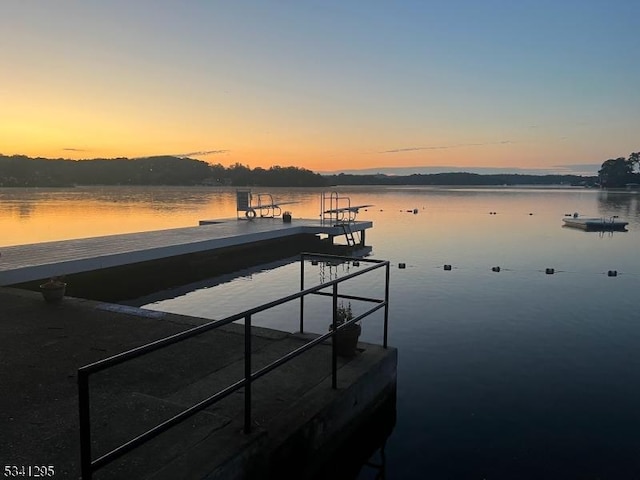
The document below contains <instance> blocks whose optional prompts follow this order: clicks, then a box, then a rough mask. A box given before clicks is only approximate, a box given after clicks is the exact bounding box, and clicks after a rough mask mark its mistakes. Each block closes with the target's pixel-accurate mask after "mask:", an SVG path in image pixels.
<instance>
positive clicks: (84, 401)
mask: <svg viewBox="0 0 640 480" xmlns="http://www.w3.org/2000/svg"><path fill="white" fill-rule="evenodd" d="M78 409H79V414H80V472H81V475H82V480H91V475H92V468H91V419H90V411H89V375H88V374H87V373H86V372H83V371H81V370H80V371H78Z"/></svg>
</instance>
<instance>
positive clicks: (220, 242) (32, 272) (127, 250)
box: [0, 218, 373, 301]
mask: <svg viewBox="0 0 640 480" xmlns="http://www.w3.org/2000/svg"><path fill="white" fill-rule="evenodd" d="M372 226H373V224H372V222H370V221H358V222H350V223H349V224H348V227H346V226H345V225H344V224H335V223H330V222H326V221H322V220H321V219H318V220H309V219H293V220H292V221H291V222H290V223H288V222H284V221H283V220H282V219H281V218H257V219H255V220H251V221H249V220H238V219H225V220H202V221H201V222H200V225H199V226H194V227H184V228H174V229H168V230H157V231H150V232H140V233H127V234H118V235H107V236H101V237H93V238H83V239H74V240H62V241H54V242H43V243H37V244H29V245H17V246H9V247H1V248H0V286H9V285H20V286H22V287H26V288H37V285H38V284H37V282H40V281H42V280H43V279H48V278H51V277H59V276H67V277H68V276H70V275H76V278H75V280H76V281H72V282H69V283H70V285H69V287H70V288H71V290H68V293H69V295H71V296H77V297H82V298H93V299H98V300H105V301H115V300H122V299H124V298H135V297H136V296H141V295H144V294H147V293H150V292H152V291H157V290H159V289H163V288H168V287H170V286H173V285H176V284H179V283H180V282H183V283H186V282H187V281H188V280H189V279H190V280H191V281H194V280H196V279H201V278H207V277H211V276H214V275H216V274H219V273H224V272H225V271H229V269H231V268H232V267H234V266H238V265H239V266H240V267H242V266H244V265H243V264H242V261H243V260H244V261H245V262H253V264H256V263H261V262H264V261H269V260H272V259H274V258H278V255H279V256H280V258H282V257H283V256H286V255H287V254H288V255H295V254H297V253H300V252H301V251H305V250H306V251H321V243H320V242H324V244H325V245H327V244H328V245H329V246H330V245H332V244H333V241H334V239H335V238H336V237H340V236H345V238H346V239H347V243H348V244H349V246H352V247H353V246H364V241H365V231H366V230H367V229H369V228H371V227H372ZM347 229H348V233H345V230H347ZM354 234H355V235H356V236H359V241H358V242H355V241H353V239H354ZM321 239H322V240H321ZM356 243H357V245H356ZM238 262H240V264H239V263H238ZM225 267H226V270H224V268H225ZM95 272H99V275H98V276H96V275H94V273H95ZM141 272H146V274H145V275H141ZM169 273H170V274H169ZM133 277H136V281H135V282H133V281H130V280H131V279H132V278H133ZM142 280H144V281H142ZM29 282H30V283H31V284H29ZM171 282H173V283H171ZM97 283H99V284H101V285H102V287H100V289H102V288H103V287H105V286H106V285H108V286H109V291H104V292H98V290H97V287H96V284H97ZM96 292H98V293H96ZM96 295H97V296H96Z"/></svg>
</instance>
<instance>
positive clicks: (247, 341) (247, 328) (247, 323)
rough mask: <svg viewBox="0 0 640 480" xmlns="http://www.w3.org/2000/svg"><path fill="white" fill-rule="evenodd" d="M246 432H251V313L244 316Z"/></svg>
mask: <svg viewBox="0 0 640 480" xmlns="http://www.w3.org/2000/svg"><path fill="white" fill-rule="evenodd" d="M244 382H245V384H244V433H246V434H249V433H251V315H247V316H246V317H244Z"/></svg>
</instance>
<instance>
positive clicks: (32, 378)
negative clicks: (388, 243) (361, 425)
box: [0, 288, 396, 479]
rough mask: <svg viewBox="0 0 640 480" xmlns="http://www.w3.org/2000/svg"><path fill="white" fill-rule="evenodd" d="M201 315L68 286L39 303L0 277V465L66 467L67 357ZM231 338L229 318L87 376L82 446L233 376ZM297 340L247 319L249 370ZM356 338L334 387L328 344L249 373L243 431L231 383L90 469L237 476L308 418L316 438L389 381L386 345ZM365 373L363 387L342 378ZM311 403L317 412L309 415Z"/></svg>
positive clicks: (109, 443) (124, 343)
mask: <svg viewBox="0 0 640 480" xmlns="http://www.w3.org/2000/svg"><path fill="white" fill-rule="evenodd" d="M207 321H208V320H204V319H198V318H193V317H185V316H180V315H174V314H164V313H159V312H149V311H144V310H138V309H135V308H130V307H120V306H114V305H112V304H102V303H98V302H93V301H89V300H82V299H74V298H65V299H64V300H63V301H62V302H61V303H59V304H47V303H45V302H44V301H43V300H42V299H41V297H40V294H39V293H37V292H31V291H23V290H18V289H11V288H0V356H1V357H0V360H1V362H2V366H3V367H2V369H1V370H0V384H1V385H2V391H3V394H2V396H0V407H1V408H2V412H3V415H2V416H1V417H0V428H1V431H2V432H3V434H2V435H1V436H0V460H2V462H3V465H52V466H53V467H54V469H55V472H56V477H55V478H78V477H79V472H80V468H79V431H78V400H77V384H76V372H77V369H78V367H80V366H83V365H86V364H88V363H91V362H94V361H97V360H99V359H102V358H106V357H109V356H111V355H114V354H116V353H120V352H122V351H126V350H128V349H131V348H134V347H137V346H139V345H142V344H145V343H148V342H150V341H153V340H156V339H159V338H162V337H165V336H168V335H171V334H174V333H176V332H179V331H183V330H186V329H188V328H191V327H193V326H195V325H199V324H202V323H205V322H207ZM294 323H295V322H294ZM243 341H244V340H243V336H242V328H241V327H240V326H237V325H229V326H227V327H223V328H222V329H218V330H215V331H213V332H209V333H206V334H204V335H201V336H198V337H195V338H193V339H190V340H188V341H186V342H183V343H181V344H177V345H174V346H172V347H169V348H166V349H164V350H161V351H158V352H154V353H152V354H150V355H148V356H145V357H143V358H141V359H137V360H134V361H132V362H129V363H127V364H124V365H121V366H118V367H115V368H113V369H111V370H108V371H105V372H101V373H98V374H96V375H94V376H92V380H91V395H92V398H91V406H92V411H91V414H92V417H91V418H92V438H93V439H94V442H93V446H92V448H93V458H94V459H95V458H96V457H97V456H99V455H101V454H103V453H105V452H106V451H108V450H110V449H112V448H114V447H115V446H117V445H118V444H120V443H123V442H125V441H127V440H129V439H131V438H132V437H134V436H135V435H137V434H140V433H142V432H143V431H145V430H146V429H148V428H151V427H152V426H155V425H156V424H157V423H159V422H161V421H163V420H165V419H167V418H170V417H171V416H173V415H175V414H176V413H178V412H180V411H182V410H183V409H184V408H186V407H189V406H191V405H193V404H194V403H196V402H198V401H200V400H202V399H204V398H206V397H207V396H209V395H211V394H213V393H215V392H216V391H218V390H219V389H221V388H223V387H225V386H228V385H230V384H231V383H233V382H235V381H237V380H239V379H241V378H242V375H243V373H242V372H243V360H242V358H243ZM305 341H306V339H305V338H304V337H303V336H297V335H290V334H287V333H284V332H278V331H274V330H268V329H260V328H255V329H254V330H253V357H252V358H253V369H254V371H255V370H256V369H257V368H260V366H262V365H266V364H268V363H269V362H271V361H273V360H275V359H276V358H279V357H280V356H282V355H283V354H285V353H287V352H289V351H291V350H293V349H295V348H297V347H298V346H300V345H302V344H303V343H304V342H305ZM360 347H362V348H364V352H362V353H360V354H358V355H357V356H356V357H355V358H354V359H352V360H351V361H345V360H341V361H340V371H339V374H338V378H339V389H338V390H332V389H331V388H330V371H331V368H330V361H331V360H330V359H331V356H330V352H331V349H330V345H319V346H318V347H317V348H314V349H312V350H311V351H309V352H307V353H305V354H303V355H302V356H300V357H298V358H297V359H295V360H294V361H292V362H289V363H288V364H286V365H284V366H283V367H281V368H279V369H277V370H275V371H274V372H271V373H270V374H268V375H267V376H266V377H264V378H262V379H260V380H258V381H256V382H255V384H254V391H253V403H252V405H253V422H254V425H253V426H254V433H252V434H251V435H244V434H243V433H242V432H241V430H242V418H243V395H242V390H240V391H239V392H236V393H235V394H232V395H231V396H230V397H228V398H226V399H225V400H223V401H221V402H219V403H218V404H216V405H214V406H212V407H210V408H209V409H207V410H205V411H204V412H201V413H199V414H197V415H196V416H194V417H192V418H191V419H190V420H188V421H186V422H185V423H183V424H181V425H179V426H177V427H175V428H173V429H171V430H169V431H168V432H165V433H164V434H162V435H161V436H159V437H157V438H156V439H154V440H153V441H151V442H150V443H149V444H147V445H145V446H143V447H141V448H139V449H137V450H135V451H134V452H132V453H130V454H127V455H126V456H125V457H123V458H122V459H120V460H118V461H117V462H115V463H114V464H112V465H110V466H107V467H105V468H104V470H101V471H100V472H98V474H96V478H162V479H164V478H204V476H206V475H208V474H211V473H212V472H213V473H214V474H216V475H224V476H225V477H233V475H234V474H236V475H240V476H241V475H244V474H246V472H247V471H248V470H246V469H247V468H250V466H251V465H254V466H259V468H263V467H264V465H268V464H269V461H268V457H269V456H271V455H275V456H277V455H280V456H282V455H286V454H287V451H288V450H287V449H291V448H294V447H292V445H294V446H295V443H296V440H295V439H296V438H297V437H298V436H299V435H301V433H300V432H302V431H303V430H304V429H307V430H309V426H308V422H309V421H310V419H314V420H313V422H314V427H313V428H316V430H314V431H313V432H312V434H313V436H314V438H315V441H317V442H318V444H320V443H322V441H323V438H324V437H326V436H328V435H335V434H336V433H337V432H338V431H340V430H341V429H343V428H344V425H346V424H347V423H348V421H349V420H350V418H351V417H353V416H354V415H355V414H359V413H363V412H364V411H365V410H366V408H369V407H370V406H371V403H372V399H373V398H374V397H377V396H379V395H380V394H381V393H382V392H383V391H384V390H385V389H387V388H388V387H389V386H391V385H392V386H393V388H395V363H396V352H395V350H394V349H388V350H384V349H382V348H381V347H377V346H374V345H367V344H361V345H360ZM365 377H366V378H367V381H366V390H367V391H366V392H365V391H361V390H358V389H354V388H355V387H354V385H356V384H357V383H358V381H360V380H361V379H362V378H365ZM327 405H333V407H332V408H333V410H330V409H327V408H328V407H327ZM345 405H346V408H345ZM323 409H324V411H326V412H328V413H325V414H324V417H322V416H318V415H319V413H318V412H321V411H323ZM340 412H342V413H340ZM314 416H315V417H314ZM341 417H344V418H341ZM318 418H321V420H318ZM307 433H308V432H307ZM324 440H326V438H324ZM278 449H279V453H278V452H277V451H276V450H278ZM294 449H295V448H294ZM296 455H297V456H298V457H299V456H300V455H302V456H304V452H302V453H301V452H297V453H296ZM250 457H251V458H253V460H249V459H250ZM260 458H262V461H260V460H259V459H260ZM255 459H258V460H255ZM308 460H310V461H311V460H312V458H309V459H308ZM247 465H249V467H247ZM221 466H222V467H221ZM216 469H218V470H216ZM243 469H244V470H243ZM216 472H217V473H216ZM242 472H245V473H242ZM249 472H250V470H249ZM255 475H256V476H257V477H259V476H260V472H259V471H258V472H255Z"/></svg>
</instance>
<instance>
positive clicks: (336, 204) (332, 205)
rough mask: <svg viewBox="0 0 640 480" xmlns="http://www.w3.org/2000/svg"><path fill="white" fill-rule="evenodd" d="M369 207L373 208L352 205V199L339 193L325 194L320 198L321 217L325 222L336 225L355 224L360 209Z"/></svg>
mask: <svg viewBox="0 0 640 480" xmlns="http://www.w3.org/2000/svg"><path fill="white" fill-rule="evenodd" d="M367 207H373V205H371V204H366V205H351V199H350V198H349V197H345V196H341V195H340V194H338V192H330V193H326V192H323V193H322V196H321V198H320V210H321V211H320V216H321V217H322V220H323V222H324V221H330V222H332V223H334V224H337V223H345V222H346V223H349V222H355V220H356V216H357V215H358V213H360V209H361V208H367Z"/></svg>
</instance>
